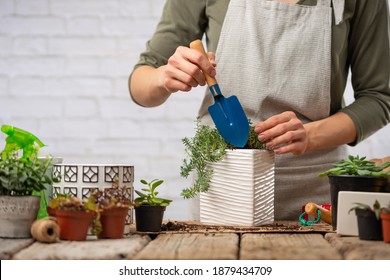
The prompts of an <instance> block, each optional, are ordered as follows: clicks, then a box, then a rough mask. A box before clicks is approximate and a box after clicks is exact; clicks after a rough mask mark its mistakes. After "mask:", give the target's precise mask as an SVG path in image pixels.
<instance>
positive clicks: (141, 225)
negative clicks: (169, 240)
mask: <svg viewBox="0 0 390 280" xmlns="http://www.w3.org/2000/svg"><path fill="white" fill-rule="evenodd" d="M165 209H166V206H150V205H140V206H137V207H135V208H134V210H135V226H136V229H137V231H142V232H159V231H161V225H162V221H163V217H164V212H165Z"/></svg>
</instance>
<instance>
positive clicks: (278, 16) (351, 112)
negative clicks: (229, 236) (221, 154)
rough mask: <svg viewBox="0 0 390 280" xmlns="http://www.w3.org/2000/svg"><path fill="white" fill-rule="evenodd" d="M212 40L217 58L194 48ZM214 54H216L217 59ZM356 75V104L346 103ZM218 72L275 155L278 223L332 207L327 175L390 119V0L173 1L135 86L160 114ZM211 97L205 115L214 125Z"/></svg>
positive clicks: (134, 92) (136, 96) (137, 97)
mask: <svg viewBox="0 0 390 280" xmlns="http://www.w3.org/2000/svg"><path fill="white" fill-rule="evenodd" d="M203 35H206V42H207V47H208V50H209V51H210V53H209V59H206V58H204V57H202V56H201V55H200V54H199V53H198V52H196V51H194V50H191V49H189V48H188V45H189V43H190V42H191V41H193V40H195V39H199V38H202V36H203ZM214 53H215V54H214ZM349 70H350V71H351V74H352V86H353V89H354V92H355V101H354V102H353V103H352V104H350V105H349V106H344V104H343V94H344V89H345V85H346V82H347V76H348V72H349ZM202 71H204V72H207V73H208V74H209V75H211V76H215V75H216V73H218V77H217V79H218V83H219V85H220V87H221V90H222V92H223V93H224V95H226V93H234V94H235V95H237V97H238V98H239V100H240V102H241V104H242V106H243V108H244V110H245V112H246V115H247V116H248V118H249V119H251V120H252V122H254V123H256V127H255V131H256V132H257V133H258V134H259V136H258V137H259V140H260V141H265V142H266V143H267V146H268V147H269V148H273V149H274V152H275V154H276V165H275V218H276V219H296V218H297V216H298V214H299V211H300V207H301V206H302V205H303V204H305V203H307V202H309V201H315V202H317V203H326V202H329V190H328V182H327V179H326V178H319V177H318V174H319V173H320V172H321V171H323V170H326V169H328V168H329V164H330V163H333V162H335V161H338V160H340V159H342V158H345V157H346V145H345V144H348V145H356V144H357V143H359V142H361V141H363V140H364V139H366V138H367V137H369V136H370V135H371V134H373V133H374V132H376V131H377V130H379V129H381V128H382V127H384V126H386V125H387V124H388V123H389V120H390V88H389V84H390V81H389V80H390V50H389V16H388V7H387V1H386V0H333V1H332V0H300V1H294V0H278V1H270V0H256V1H253V0H230V1H228V0H210V1H206V0H204V1H200V0H199V1H194V0H168V1H167V3H166V5H165V8H164V11H163V15H162V18H161V21H160V23H159V25H158V26H157V29H156V32H155V34H154V35H153V37H152V38H151V40H150V41H149V42H148V44H147V49H146V51H145V52H144V53H142V54H141V58H140V61H139V62H138V64H137V65H136V67H135V70H134V71H133V73H132V74H131V76H130V79H129V89H130V93H131V96H132V98H133V100H134V101H135V102H137V103H138V104H140V105H142V106H147V107H152V106H158V105H160V104H162V103H164V102H165V101H166V100H167V99H168V98H169V96H170V95H171V94H172V93H174V92H177V91H190V90H191V89H192V88H193V87H196V86H198V85H205V79H204V75H203V73H202ZM212 103H213V100H212V97H211V94H210V93H206V94H205V97H204V100H203V104H202V106H201V108H200V111H199V114H200V116H201V117H202V119H203V120H204V121H205V122H208V123H211V121H210V116H209V115H208V113H207V107H208V106H209V105H211V104H212Z"/></svg>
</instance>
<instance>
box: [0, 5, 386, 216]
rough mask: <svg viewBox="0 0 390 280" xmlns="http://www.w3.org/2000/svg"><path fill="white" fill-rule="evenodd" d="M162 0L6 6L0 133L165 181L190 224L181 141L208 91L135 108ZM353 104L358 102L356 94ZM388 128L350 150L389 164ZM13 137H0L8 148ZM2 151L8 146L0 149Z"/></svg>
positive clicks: (68, 157) (1, 18)
mask: <svg viewBox="0 0 390 280" xmlns="http://www.w3.org/2000/svg"><path fill="white" fill-rule="evenodd" d="M163 5H164V0H142V1H140V0H109V1H107V0H82V1H79V0H77V1H76V0H0V124H9V125H13V126H16V127H20V128H22V129H25V130H28V131H30V132H32V133H34V134H35V135H37V136H38V137H39V138H40V139H41V140H42V141H43V142H44V143H46V144H47V147H45V148H43V149H42V154H43V155H48V154H50V155H53V156H59V157H62V158H63V159H64V162H66V163H70V162H73V163H74V162H77V163H123V164H131V165H134V166H135V186H136V188H138V187H139V186H140V184H139V180H140V179H146V180H151V179H153V178H161V179H164V180H165V183H164V185H165V186H163V187H161V190H160V193H161V195H164V196H166V197H168V198H171V199H174V202H173V203H172V204H171V206H170V207H168V209H167V212H166V216H165V218H167V219H178V220H182V219H189V218H191V217H192V215H191V205H192V203H191V202H190V201H188V200H184V199H182V198H181V197H180V191H181V189H182V188H183V187H186V186H188V185H189V184H190V183H191V182H190V180H185V179H183V178H180V165H181V163H182V160H183V157H184V147H183V146H182V143H181V139H182V138H183V137H186V136H191V135H193V133H194V120H195V117H196V114H197V110H198V107H199V105H200V101H201V96H202V93H203V91H204V89H203V88H199V89H195V90H193V92H191V93H177V94H175V95H174V96H173V97H172V98H170V100H169V101H168V102H167V103H166V104H164V105H162V106H160V107H158V108H154V109H145V108H141V107H139V106H137V105H135V104H134V103H133V102H132V101H130V98H129V94H128V89H127V79H128V75H129V73H130V72H131V69H132V67H133V65H134V64H135V63H136V61H137V60H138V55H139V53H140V52H141V51H142V50H143V49H144V46H145V42H146V41H147V39H148V38H149V37H150V36H151V35H152V33H153V31H154V28H155V26H156V24H157V22H158V19H159V17H160V14H161V10H162V7H163ZM348 95H349V97H348V100H349V102H350V101H351V100H352V93H351V90H350V89H348ZM389 135H390V127H389V126H387V127H386V128H385V129H383V130H381V131H380V132H378V133H376V134H375V135H374V136H372V137H371V138H370V139H368V140H366V141H365V142H363V143H361V144H360V145H358V146H357V147H355V148H353V149H352V150H351V153H353V154H359V155H366V156H368V157H383V156H386V155H390V142H389V140H388V139H389ZM4 139H5V135H4V134H2V135H0V143H4ZM2 148H3V144H0V149H2Z"/></svg>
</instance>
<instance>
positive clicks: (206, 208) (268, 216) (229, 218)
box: [200, 149, 275, 226]
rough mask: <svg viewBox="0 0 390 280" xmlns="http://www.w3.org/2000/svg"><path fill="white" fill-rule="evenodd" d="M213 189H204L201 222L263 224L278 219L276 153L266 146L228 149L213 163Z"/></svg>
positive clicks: (210, 185)
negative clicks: (275, 200) (275, 204)
mask: <svg viewBox="0 0 390 280" xmlns="http://www.w3.org/2000/svg"><path fill="white" fill-rule="evenodd" d="M209 166H210V167H211V168H212V169H213V170H214V171H213V176H212V179H211V182H210V184H209V190H208V191H207V192H206V193H200V222H202V223H204V224H214V225H234V226H260V225H265V224H270V223H273V222H274V166H275V165H274V154H273V152H270V151H266V150H248V149H237V150H228V151H227V154H226V155H225V156H224V158H223V159H222V160H221V161H219V162H216V163H211V164H210V165H209Z"/></svg>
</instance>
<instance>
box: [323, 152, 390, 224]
mask: <svg viewBox="0 0 390 280" xmlns="http://www.w3.org/2000/svg"><path fill="white" fill-rule="evenodd" d="M389 166H390V161H388V162H384V163H382V164H381V165H379V166H377V165H375V163H374V162H372V161H369V160H367V159H366V157H359V156H352V155H349V156H348V159H344V160H341V161H338V162H336V163H334V164H333V167H332V168H331V169H329V170H327V171H324V172H322V173H321V174H320V176H328V178H329V183H330V198H331V205H332V208H331V211H332V226H333V229H336V227H337V203H338V193H339V192H340V191H358V192H390V186H389V184H388V180H389V177H390V172H388V171H384V170H385V169H386V168H387V167H389Z"/></svg>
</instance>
